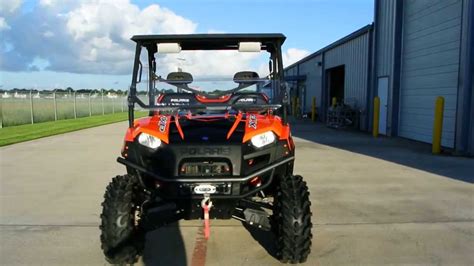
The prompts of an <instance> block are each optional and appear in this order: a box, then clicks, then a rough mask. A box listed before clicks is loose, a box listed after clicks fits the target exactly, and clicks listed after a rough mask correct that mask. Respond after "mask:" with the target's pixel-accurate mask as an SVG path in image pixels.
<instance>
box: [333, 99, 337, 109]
mask: <svg viewBox="0 0 474 266" xmlns="http://www.w3.org/2000/svg"><path fill="white" fill-rule="evenodd" d="M336 104H337V98H336V97H332V107H336Z"/></svg>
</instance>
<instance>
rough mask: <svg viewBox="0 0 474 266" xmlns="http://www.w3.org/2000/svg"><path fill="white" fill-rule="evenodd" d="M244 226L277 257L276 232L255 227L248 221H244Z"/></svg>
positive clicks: (270, 253)
mask: <svg viewBox="0 0 474 266" xmlns="http://www.w3.org/2000/svg"><path fill="white" fill-rule="evenodd" d="M242 225H243V226H244V228H245V229H246V230H247V231H248V232H249V233H250V235H251V236H252V237H253V239H255V240H256V241H257V242H258V243H259V244H260V245H261V246H262V247H263V248H264V249H265V250H266V251H267V253H268V254H269V255H270V256H272V257H273V258H275V259H277V260H278V258H277V246H276V243H277V239H276V236H275V234H273V233H272V232H270V231H263V230H260V229H258V228H255V227H253V226H251V225H248V224H247V223H242Z"/></svg>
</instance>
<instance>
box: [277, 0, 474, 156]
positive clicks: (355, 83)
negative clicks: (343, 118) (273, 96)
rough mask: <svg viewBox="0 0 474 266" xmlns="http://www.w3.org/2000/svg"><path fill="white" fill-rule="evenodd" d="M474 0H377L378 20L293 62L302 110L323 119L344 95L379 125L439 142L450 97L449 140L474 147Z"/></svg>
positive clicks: (464, 148) (367, 122)
mask: <svg viewBox="0 0 474 266" xmlns="http://www.w3.org/2000/svg"><path fill="white" fill-rule="evenodd" d="M473 17H474V0H403V1H402V0H400V1H389V0H376V1H375V21H374V23H373V24H372V25H367V26H365V27H363V28H361V29H359V30H357V31H356V32H354V33H352V34H350V35H348V36H346V37H344V38H342V39H341V40H338V41H336V42H335V43H333V44H330V45H329V46H327V47H325V48H323V49H321V50H319V51H316V52H315V53H313V54H311V55H309V56H307V57H305V58H303V59H302V60H300V61H298V62H296V63H294V64H292V65H290V66H288V67H286V68H285V74H286V76H287V77H288V80H289V83H290V87H292V88H293V89H292V96H297V97H299V99H300V101H301V104H300V107H301V109H302V110H301V111H302V112H310V110H311V101H312V97H313V96H314V97H316V105H317V109H318V114H319V118H320V120H322V121H324V120H325V113H326V111H327V109H328V107H329V105H330V101H331V100H330V99H332V97H336V98H338V99H344V101H345V102H346V103H347V104H349V105H350V106H352V108H354V109H356V110H358V111H359V113H360V119H359V124H358V127H359V128H360V129H361V130H371V129H372V115H373V110H372V109H373V104H372V102H373V98H374V97H375V96H379V98H380V101H381V105H380V106H381V108H380V119H379V131H380V133H381V134H384V135H388V136H399V137H404V138H408V139H413V140H417V141H421V142H426V143H431V141H432V132H433V123H434V106H435V100H436V98H437V97H438V96H442V97H444V99H445V107H444V116H443V118H444V119H443V120H444V122H443V130H442V145H443V146H444V147H446V148H452V149H454V150H455V151H456V152H458V153H460V154H466V155H474V121H473V117H474V92H473V91H474V89H473V82H472V74H473V72H474V68H473V64H474V42H473V35H474V33H473V32H474V25H473V20H474V18H473Z"/></svg>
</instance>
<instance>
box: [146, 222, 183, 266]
mask: <svg viewBox="0 0 474 266" xmlns="http://www.w3.org/2000/svg"><path fill="white" fill-rule="evenodd" d="M142 255H143V257H142V259H143V264H144V265H153V266H155V265H156V266H158V265H176V266H181V265H187V258H186V249H185V246H184V241H183V236H182V235H181V231H180V229H179V224H178V223H177V222H176V223H172V224H169V225H167V226H165V227H161V228H159V229H156V230H154V231H151V232H148V233H147V236H146V242H145V250H144V251H143V254H142Z"/></svg>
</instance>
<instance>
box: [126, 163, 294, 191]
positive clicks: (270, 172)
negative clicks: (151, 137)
mask: <svg viewBox="0 0 474 266" xmlns="http://www.w3.org/2000/svg"><path fill="white" fill-rule="evenodd" d="M294 159H295V158H294V156H289V157H285V158H283V159H281V160H279V161H276V162H274V163H272V164H269V165H268V166H266V167H264V168H262V169H260V170H258V171H255V172H253V173H251V174H249V175H246V176H219V177H208V176H203V177H164V176H160V175H158V174H156V173H153V172H151V171H149V170H148V169H146V168H144V167H142V166H140V165H137V164H135V163H133V162H131V161H129V160H127V159H125V158H122V157H119V158H117V162H119V163H121V164H123V165H125V166H127V167H130V168H132V169H135V170H136V171H138V172H140V173H141V174H145V175H147V176H150V177H152V178H153V179H155V181H157V183H160V184H163V186H164V188H166V189H163V190H165V191H164V192H163V193H160V194H162V196H163V197H165V198H183V197H185V198H202V194H193V193H184V194H183V193H182V192H183V188H186V187H190V186H192V185H193V184H211V185H212V184H218V185H222V184H226V185H230V187H231V188H232V189H231V190H230V192H229V193H226V194H216V195H212V197H213V198H227V199H232V198H234V199H237V198H245V197H248V196H250V195H253V194H255V193H257V192H259V191H260V190H263V189H265V188H266V187H268V186H269V185H270V184H272V181H273V178H274V176H275V172H276V169H277V168H280V167H285V164H292V163H293V161H294ZM285 168H286V167H285ZM257 176H259V177H265V178H262V183H261V185H259V186H254V187H252V186H250V185H249V182H250V180H251V179H252V178H255V177H257Z"/></svg>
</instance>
